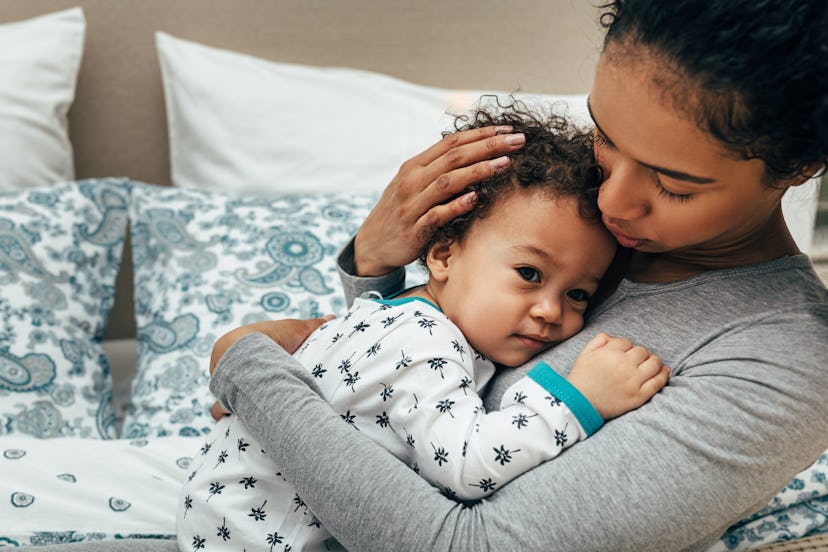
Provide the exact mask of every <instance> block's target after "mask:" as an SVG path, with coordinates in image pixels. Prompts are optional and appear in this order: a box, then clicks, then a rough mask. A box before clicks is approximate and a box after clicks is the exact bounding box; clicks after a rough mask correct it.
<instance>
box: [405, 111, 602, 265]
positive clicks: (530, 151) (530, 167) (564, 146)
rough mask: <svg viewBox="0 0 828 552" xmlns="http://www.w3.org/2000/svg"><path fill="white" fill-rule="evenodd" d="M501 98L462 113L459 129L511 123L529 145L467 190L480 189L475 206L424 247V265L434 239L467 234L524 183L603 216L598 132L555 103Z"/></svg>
mask: <svg viewBox="0 0 828 552" xmlns="http://www.w3.org/2000/svg"><path fill="white" fill-rule="evenodd" d="M484 99H486V98H485V97H484ZM495 104H496V105H492V106H489V107H478V108H477V109H476V110H475V111H473V112H472V113H470V114H466V115H460V116H457V117H456V118H455V121H454V127H455V130H456V131H458V132H459V131H462V130H469V129H473V128H481V127H485V126H492V125H498V126H500V125H509V126H512V127H513V128H514V132H516V133H517V132H522V133H523V134H524V135H525V136H526V145H525V146H524V147H523V148H521V149H520V150H518V151H515V152H513V153H511V154H510V155H509V157H510V159H511V163H510V164H509V166H508V168H507V169H506V170H504V171H503V172H500V173H498V174H496V175H494V176H492V177H490V178H488V179H486V180H484V181H483V182H480V183H479V184H475V185H473V186H470V187H469V188H467V189H466V190H464V191H463V192H462V193H466V192H467V191H469V190H474V191H475V192H476V194H477V195H476V200H475V204H474V207H473V208H472V209H471V210H470V211H469V212H468V213H465V214H464V215H461V216H459V217H456V218H455V219H453V220H451V221H450V222H448V223H447V224H445V225H443V226H441V227H439V228H437V230H436V231H435V232H434V234H433V235H432V237H431V239H430V240H429V242H428V243H427V244H426V245H425V247H424V249H423V250H422V251H421V252H420V262H421V263H423V264H424V265H425V259H426V255H427V254H428V251H429V249H431V247H432V246H433V245H435V244H450V243H452V242H454V241H456V240H460V239H462V238H463V236H464V235H465V234H466V232H467V231H468V230H469V228H471V226H472V224H473V223H474V221H476V220H479V219H482V218H485V217H486V216H487V215H488V214H489V213H490V212H491V210H492V208H493V207H494V206H495V205H496V204H497V203H498V201H499V200H501V199H502V198H504V197H506V196H507V195H508V194H510V193H511V192H514V191H516V190H519V189H532V190H538V191H539V192H541V193H543V194H545V195H546V196H547V197H549V198H550V199H551V198H557V197H572V198H575V199H577V200H578V210H579V213H580V215H581V216H582V217H583V218H584V219H586V220H594V221H595V222H596V223H597V222H598V221H600V218H601V213H600V211H599V210H598V204H597V198H598V188H599V187H600V186H601V182H602V181H603V175H602V172H601V168H600V167H599V166H598V164H597V163H596V162H595V157H594V152H593V143H592V133H591V132H590V131H588V130H582V129H580V128H578V127H576V126H575V125H574V124H573V123H571V122H570V121H568V120H567V119H566V118H565V117H563V116H562V115H559V114H557V113H556V112H555V110H554V109H553V108H552V107H550V110H549V113H546V114H543V113H540V112H533V111H532V110H531V109H529V108H528V107H527V106H526V105H525V104H524V103H522V102H520V101H516V100H512V101H511V103H507V104H501V101H500V100H496V102H495ZM553 107H557V106H553ZM447 134H451V133H450V132H447V133H444V135H447Z"/></svg>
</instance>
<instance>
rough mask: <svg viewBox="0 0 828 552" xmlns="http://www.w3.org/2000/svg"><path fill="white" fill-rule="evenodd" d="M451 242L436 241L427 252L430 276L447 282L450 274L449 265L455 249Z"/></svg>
mask: <svg viewBox="0 0 828 552" xmlns="http://www.w3.org/2000/svg"><path fill="white" fill-rule="evenodd" d="M453 249H454V248H453V247H452V244H451V243H435V244H434V245H432V246H431V248H430V249H429V250H428V253H427V254H426V265H427V266H428V273H429V276H430V278H432V279H434V280H436V281H438V282H445V281H446V280H448V276H449V271H450V268H449V265H450V262H449V261H450V259H451V255H452V251H453Z"/></svg>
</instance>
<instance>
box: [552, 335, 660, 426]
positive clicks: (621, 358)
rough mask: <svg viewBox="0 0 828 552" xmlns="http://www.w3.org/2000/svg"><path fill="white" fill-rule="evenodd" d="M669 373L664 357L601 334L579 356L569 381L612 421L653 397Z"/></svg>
mask: <svg viewBox="0 0 828 552" xmlns="http://www.w3.org/2000/svg"><path fill="white" fill-rule="evenodd" d="M669 374H670V370H669V369H668V368H667V367H666V366H663V365H662V364H661V359H660V358H658V357H657V356H656V355H653V354H651V353H650V351H648V350H647V349H645V348H644V347H642V346H640V345H637V346H635V347H633V344H632V342H630V340H629V339H624V338H622V337H612V336H609V335H607V334H604V333H600V334H598V335H596V336H595V337H594V338H592V340H591V341H590V342H589V343H587V344H586V346H585V347H584V350H583V351H581V354H579V355H578V358H577V359H576V360H575V366H573V367H572V371H571V372H570V373H569V377H568V378H567V380H569V383H571V384H572V385H574V386H575V387H576V388H577V389H578V391H580V392H581V393H582V394H583V395H584V396H585V397H586V398H587V400H589V402H590V403H592V406H593V407H595V410H597V411H598V414H600V415H601V417H602V418H603V419H604V420H609V419H611V418H615V417H616V416H620V415H621V414H624V413H625V412H629V411H630V410H634V409H636V408H638V407H639V406H641V405H642V404H644V403H645V402H647V401H648V400H650V397H652V396H653V395H655V394H656V393H657V392H658V390H659V389H661V388H662V387H664V385H665V384H666V383H667V377H668V376H669Z"/></svg>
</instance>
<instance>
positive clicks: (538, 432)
mask: <svg viewBox="0 0 828 552" xmlns="http://www.w3.org/2000/svg"><path fill="white" fill-rule="evenodd" d="M295 356H296V358H298V359H299V360H301V361H302V364H303V365H304V366H305V367H306V368H307V369H308V370H309V372H310V373H311V374H312V375H313V377H314V378H316V380H317V382H318V384H319V386H320V388H321V390H322V392H323V394H324V396H325V397H326V398H327V400H328V401H329V402H330V403H331V404H332V405H333V407H334V409H335V410H337V411H338V412H339V413H340V415H341V416H342V419H343V420H344V422H345V423H348V424H351V425H352V426H353V427H354V430H356V431H361V432H363V433H365V434H367V435H368V436H370V437H371V438H372V439H374V440H375V441H377V442H378V443H380V444H381V445H382V446H384V447H385V448H387V449H388V450H389V451H390V452H392V453H393V454H394V455H396V456H397V457H398V458H400V459H401V460H402V461H404V462H405V463H406V464H408V465H409V466H410V467H411V468H412V469H413V470H415V471H417V472H418V473H419V474H420V475H421V476H422V477H424V478H425V479H427V480H428V481H430V482H431V483H432V484H434V485H435V486H437V487H438V488H440V489H441V490H442V491H443V492H444V493H445V494H447V495H449V496H452V497H455V498H457V499H462V500H476V499H480V498H482V497H485V496H487V495H489V494H491V493H492V492H494V491H496V490H497V489H498V488H500V487H502V486H503V485H504V484H505V483H507V482H508V481H510V480H511V479H513V478H514V477H516V476H518V475H520V474H521V473H523V472H525V471H527V470H529V469H531V468H532V467H534V466H536V465H538V464H539V463H541V462H543V461H545V460H548V459H550V458H553V457H554V456H556V455H558V454H559V453H560V452H561V451H562V450H564V449H565V448H567V447H569V446H570V445H572V444H574V443H576V442H578V441H579V440H582V439H584V438H586V437H587V436H588V435H589V434H591V433H592V432H593V431H595V430H596V429H597V428H598V427H599V426H600V425H601V422H602V421H601V419H600V416H599V415H598V413H597V412H596V411H595V410H594V409H593V408H592V407H591V405H589V403H588V402H586V399H584V398H583V396H582V395H580V393H578V392H577V390H575V389H574V388H573V387H571V385H569V384H568V382H566V380H564V379H563V378H562V377H560V376H558V375H557V374H556V373H555V372H554V371H553V370H552V369H551V368H550V367H549V366H547V365H545V364H543V363H539V365H538V366H536V367H535V368H534V369H533V370H532V371H531V372H530V373H529V375H527V376H526V377H524V378H522V379H521V380H519V381H518V382H517V383H515V384H514V385H513V386H512V387H511V388H510V389H509V391H508V392H507V393H506V395H505V396H504V400H503V401H502V403H501V409H500V410H498V411H495V412H490V413H486V412H485V410H484V409H483V406H482V402H481V399H480V397H479V396H478V392H479V391H480V390H481V389H482V388H483V386H484V385H485V384H486V383H487V382H488V381H489V379H490V378H491V377H492V375H493V373H494V365H493V364H492V363H491V362H490V361H488V360H487V359H485V358H484V357H483V356H482V355H480V354H479V353H477V352H476V351H474V350H473V349H472V348H471V347H470V346H469V344H468V342H467V341H466V340H465V338H464V337H463V335H462V333H461V332H460V330H459V329H458V328H457V327H456V326H455V325H454V324H453V323H452V322H450V321H449V319H448V318H447V317H446V316H445V315H444V314H443V313H442V312H441V311H440V310H439V309H438V308H437V307H436V306H434V305H432V304H431V303H429V302H427V301H425V300H423V299H420V298H406V299H395V300H379V299H372V298H359V299H357V300H356V301H354V305H353V307H352V308H351V309H350V310H349V311H348V313H347V314H345V315H344V316H342V317H340V318H337V319H335V320H332V321H330V322H328V323H326V324H324V325H322V326H321V327H319V328H318V329H317V330H316V331H315V332H314V333H313V334H312V335H311V336H310V337H309V338H308V339H307V340H306V341H305V343H303V344H302V346H301V347H300V348H299V350H298V351H297V352H296V355H295ZM559 399H560V400H559ZM309 423H312V421H309ZM199 458H200V461H199V459H196V461H194V463H193V464H194V465H196V466H197V467H196V469H195V471H194V472H193V473H192V475H191V476H190V479H189V481H188V482H187V483H186V484H185V486H184V488H183V490H182V493H181V497H180V504H179V508H178V516H177V517H178V519H177V534H178V541H179V547H180V549H181V550H182V551H183V550H188V551H189V550H201V549H203V550H239V551H241V550H246V551H247V552H253V551H254V550H267V551H271V550H285V551H287V550H293V551H296V550H331V549H339V548H340V547H339V544H338V543H337V542H336V541H335V539H333V538H332V537H331V535H330V533H328V532H327V531H326V530H325V529H324V528H323V527H322V526H321V525H320V523H319V521H318V520H317V519H316V518H315V517H314V516H313V514H312V513H311V512H310V511H309V510H308V508H307V506H306V505H305V504H304V502H303V501H302V499H301V497H299V496H298V495H297V494H296V492H295V491H294V490H293V488H292V487H291V485H290V484H289V483H288V482H287V481H286V480H285V479H284V478H283V477H282V476H281V474H280V473H279V468H278V467H277V466H275V465H274V464H273V463H272V462H271V461H270V460H269V459H268V457H267V453H266V452H265V451H263V450H262V447H261V446H260V445H259V444H258V443H257V442H256V440H255V439H253V437H252V436H251V435H249V434H248V433H247V431H246V430H245V428H244V425H243V424H242V423H241V422H240V421H239V420H238V418H236V417H235V416H227V417H225V418H224V419H223V420H221V421H220V422H218V424H217V425H216V427H215V428H214V429H213V431H212V432H211V433H210V435H209V436H208V437H207V439H206V442H205V443H204V444H203V446H202V448H201V456H200V457H199ZM309 461H312V459H309Z"/></svg>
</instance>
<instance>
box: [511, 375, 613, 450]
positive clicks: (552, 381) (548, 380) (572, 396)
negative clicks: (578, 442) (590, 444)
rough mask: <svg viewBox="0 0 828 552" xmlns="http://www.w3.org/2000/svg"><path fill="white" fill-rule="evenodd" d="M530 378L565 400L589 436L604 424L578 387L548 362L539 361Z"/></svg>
mask: <svg viewBox="0 0 828 552" xmlns="http://www.w3.org/2000/svg"><path fill="white" fill-rule="evenodd" d="M527 376H529V379H531V380H532V381H534V382H535V383H537V384H538V385H540V386H541V387H543V388H544V389H546V390H547V391H549V392H550V393H552V395H553V396H554V397H555V398H557V399H558V400H560V401H561V402H563V403H564V404H565V405H566V406H567V407H568V408H569V410H570V411H571V412H572V414H574V415H575V418H576V419H577V420H578V423H579V424H581V427H582V428H584V431H586V434H587V436H589V435H592V434H593V433H595V432H596V431H598V430H599V429H601V426H602V425H604V419H603V418H601V415H600V414H598V411H597V410H595V407H594V406H592V403H590V402H589V401H588V400H587V398H586V397H584V396H583V395H582V394H581V392H580V391H578V389H576V388H575V386H573V385H572V384H571V383H569V382H568V381H567V380H566V378H564V377H563V376H562V375H560V374H558V373H557V372H556V371H555V370H553V369H552V368H551V367H550V366H549V365H548V364H547V363H545V362H543V361H541V362H538V363H537V364H536V365H535V367H534V368H532V369H531V370H529V373H528V374H527Z"/></svg>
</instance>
